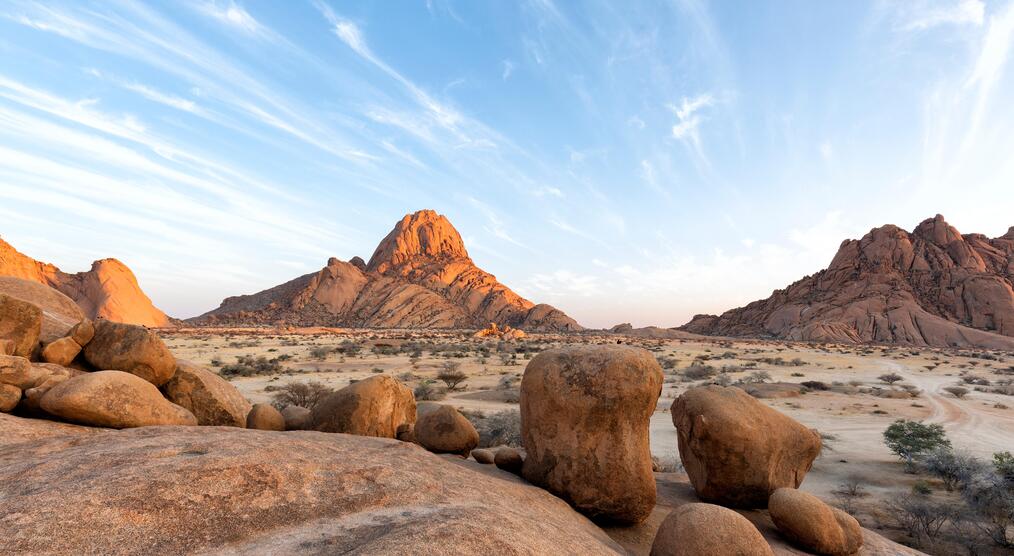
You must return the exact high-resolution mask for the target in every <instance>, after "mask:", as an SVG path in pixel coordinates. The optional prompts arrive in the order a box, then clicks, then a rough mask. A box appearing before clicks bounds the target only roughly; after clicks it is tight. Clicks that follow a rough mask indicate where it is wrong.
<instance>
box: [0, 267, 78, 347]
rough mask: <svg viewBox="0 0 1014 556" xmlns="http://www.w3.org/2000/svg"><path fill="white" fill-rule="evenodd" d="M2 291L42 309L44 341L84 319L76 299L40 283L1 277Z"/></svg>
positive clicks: (53, 338)
mask: <svg viewBox="0 0 1014 556" xmlns="http://www.w3.org/2000/svg"><path fill="white" fill-rule="evenodd" d="M0 294H7V295H9V296H11V297H15V298H17V299H20V300H22V301H26V302H28V303H31V304H32V305H35V306H36V307H38V308H39V309H40V310H41V311H42V323H41V328H40V336H39V339H40V340H42V341H43V342H51V341H53V340H55V339H57V338H62V337H63V336H66V335H67V333H68V331H69V330H70V329H71V328H72V327H73V326H74V325H75V324H77V323H79V322H81V321H82V320H84V319H85V314H84V312H82V311H81V307H79V306H78V304H77V303H75V302H74V300H73V299H71V298H69V297H67V296H66V295H64V294H62V293H60V292H59V291H57V290H55V289H53V288H51V287H49V286H47V285H45V284H40V283H39V282H34V281H32V280H24V279H21V278H15V277H13V276H0Z"/></svg>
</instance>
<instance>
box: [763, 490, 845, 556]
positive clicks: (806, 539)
mask: <svg viewBox="0 0 1014 556" xmlns="http://www.w3.org/2000/svg"><path fill="white" fill-rule="evenodd" d="M768 511H769V512H770V514H771V521H773V522H774V523H775V527H777V528H778V531H779V532H780V533H781V534H782V535H783V536H784V537H785V538H786V539H788V540H789V542H791V543H792V544H794V545H796V546H798V547H800V548H803V549H805V550H808V551H810V552H813V553H815V554H823V555H825V556H848V555H849V554H855V553H856V552H858V551H859V549H860V548H861V547H862V546H863V529H862V527H861V526H860V525H859V522H858V521H856V518H854V517H852V516H850V515H849V514H847V513H845V512H843V511H841V510H839V509H838V508H832V507H831V506H828V505H827V504H825V503H824V502H823V501H822V500H821V499H820V498H817V497H816V496H814V495H812V494H808V493H806V492H802V491H799V490H796V489H794V488H780V489H778V490H776V491H775V492H774V494H772V495H771V499H770V500H769V501H768Z"/></svg>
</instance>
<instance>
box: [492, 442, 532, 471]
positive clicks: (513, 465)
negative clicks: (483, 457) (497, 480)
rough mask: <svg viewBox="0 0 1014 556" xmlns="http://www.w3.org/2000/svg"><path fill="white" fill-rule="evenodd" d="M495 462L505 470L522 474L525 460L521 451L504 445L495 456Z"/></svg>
mask: <svg viewBox="0 0 1014 556" xmlns="http://www.w3.org/2000/svg"><path fill="white" fill-rule="evenodd" d="M493 463H495V464H496V466H497V467H499V468H500V469H503V470H504V471H509V472H511V473H514V474H520V473H521V467H522V465H523V464H524V463H525V460H524V459H523V458H522V457H521V452H519V451H517V450H516V449H514V448H511V447H510V446H502V447H501V448H500V449H499V450H497V451H496V455H495V456H493Z"/></svg>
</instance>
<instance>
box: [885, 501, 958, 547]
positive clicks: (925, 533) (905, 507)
mask: <svg viewBox="0 0 1014 556" xmlns="http://www.w3.org/2000/svg"><path fill="white" fill-rule="evenodd" d="M888 506H889V507H890V508H891V509H892V510H894V512H893V513H894V517H895V519H897V520H898V524H899V525H901V527H902V528H904V529H905V531H907V532H908V534H909V536H910V537H912V538H913V539H915V541H916V542H917V543H919V544H920V545H922V544H925V543H927V542H929V541H932V540H933V539H935V538H936V537H937V536H938V535H939V534H940V530H941V529H943V527H944V525H947V523H949V522H951V521H952V520H954V519H955V517H956V516H957V513H956V509H955V508H954V506H953V504H950V503H946V502H944V503H941V502H936V501H934V500H932V499H930V498H929V497H927V496H924V495H920V494H914V495H908V496H903V497H901V498H899V499H897V500H893V501H891V502H889V503H888Z"/></svg>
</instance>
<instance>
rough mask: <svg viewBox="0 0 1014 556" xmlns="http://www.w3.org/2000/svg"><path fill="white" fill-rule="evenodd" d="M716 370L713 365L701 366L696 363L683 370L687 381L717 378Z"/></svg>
mask: <svg viewBox="0 0 1014 556" xmlns="http://www.w3.org/2000/svg"><path fill="white" fill-rule="evenodd" d="M715 374H716V371H715V368H714V367H712V366H711V365H701V364H698V363H694V364H692V365H690V366H689V367H687V368H685V369H683V378H685V379H686V380H704V379H706V378H711V377H713V376H715Z"/></svg>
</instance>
